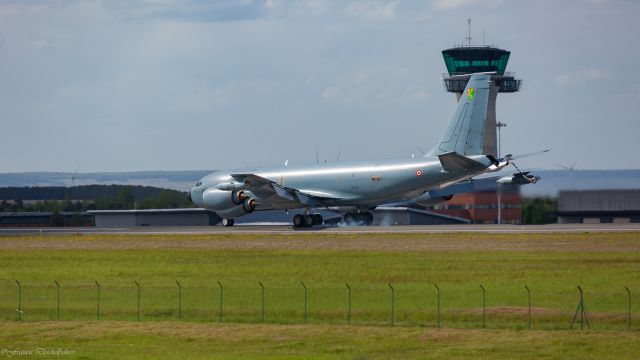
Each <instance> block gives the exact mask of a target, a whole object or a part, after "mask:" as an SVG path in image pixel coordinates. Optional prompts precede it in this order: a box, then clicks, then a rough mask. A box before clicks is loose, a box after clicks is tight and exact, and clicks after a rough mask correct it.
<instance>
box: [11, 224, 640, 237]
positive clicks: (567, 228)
mask: <svg viewBox="0 0 640 360" xmlns="http://www.w3.org/2000/svg"><path fill="white" fill-rule="evenodd" d="M314 232H317V233H321V234H332V233H335V234H367V233H371V234H379V233H452V232H453V233H455V232H459V233H470V232H479V233H553V232H565V233H566V232H640V224H637V223H634V224H551V225H403V226H344V227H317V228H310V229H295V230H294V229H293V228H292V227H291V226H284V225H241V226H234V227H224V226H200V227H191V226H180V227H178V226H170V227H134V228H59V227H58V228H0V235H11V234H153V235H159V234H284V233H286V234H309V233H314Z"/></svg>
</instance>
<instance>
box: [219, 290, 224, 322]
mask: <svg viewBox="0 0 640 360" xmlns="http://www.w3.org/2000/svg"><path fill="white" fill-rule="evenodd" d="M218 287H220V311H219V313H218V316H219V318H220V322H222V300H223V294H224V286H222V283H221V282H220V281H218Z"/></svg>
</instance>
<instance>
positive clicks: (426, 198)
mask: <svg viewBox="0 0 640 360" xmlns="http://www.w3.org/2000/svg"><path fill="white" fill-rule="evenodd" d="M451 198H453V195H447V196H431V194H429V193H428V192H427V193H425V194H423V195H420V196H418V197H417V198H416V199H415V202H416V204H418V205H420V206H431V205H437V204H440V203H443V202H445V201H449V200H451Z"/></svg>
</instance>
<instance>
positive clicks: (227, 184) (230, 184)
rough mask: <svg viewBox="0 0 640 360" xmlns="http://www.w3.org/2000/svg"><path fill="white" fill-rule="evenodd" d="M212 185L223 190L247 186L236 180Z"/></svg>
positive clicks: (242, 188)
mask: <svg viewBox="0 0 640 360" xmlns="http://www.w3.org/2000/svg"><path fill="white" fill-rule="evenodd" d="M214 187H215V188H216V189H218V190H225V191H233V190H236V191H237V190H244V189H245V188H246V187H247V184H246V183H241V182H237V181H229V182H223V183H220V184H218V185H216V186H214Z"/></svg>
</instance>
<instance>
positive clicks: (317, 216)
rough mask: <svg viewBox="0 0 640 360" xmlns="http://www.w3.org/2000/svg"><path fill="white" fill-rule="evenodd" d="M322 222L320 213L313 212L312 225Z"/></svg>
mask: <svg viewBox="0 0 640 360" xmlns="http://www.w3.org/2000/svg"><path fill="white" fill-rule="evenodd" d="M323 223H324V219H323V218H322V215H320V214H313V224H314V225H322V224H323Z"/></svg>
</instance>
